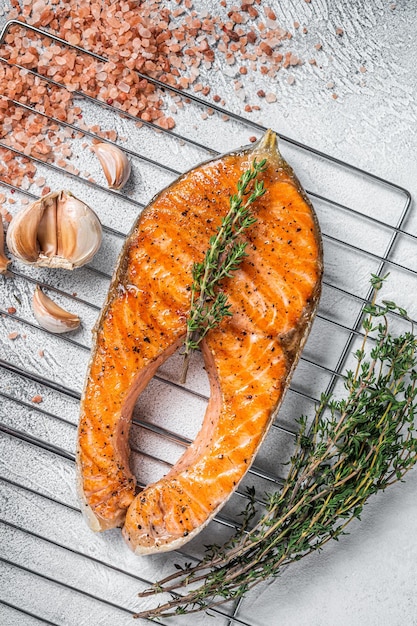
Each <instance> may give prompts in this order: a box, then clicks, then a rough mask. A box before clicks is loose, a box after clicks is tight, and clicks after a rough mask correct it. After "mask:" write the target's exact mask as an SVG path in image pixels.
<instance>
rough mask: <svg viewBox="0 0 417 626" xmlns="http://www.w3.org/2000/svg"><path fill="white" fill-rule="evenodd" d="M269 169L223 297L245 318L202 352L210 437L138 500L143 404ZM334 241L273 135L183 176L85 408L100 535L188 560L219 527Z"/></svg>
mask: <svg viewBox="0 0 417 626" xmlns="http://www.w3.org/2000/svg"><path fill="white" fill-rule="evenodd" d="M255 157H256V158H257V160H258V161H259V160H261V159H263V158H266V159H267V169H266V171H265V172H264V173H263V174H262V175H261V176H262V178H263V180H264V183H265V187H266V189H267V192H266V193H265V195H264V196H263V197H262V198H260V199H258V200H257V201H256V202H255V203H254V205H253V213H254V214H255V216H256V218H257V222H256V223H255V224H254V225H253V226H251V227H250V228H249V229H248V230H247V231H246V232H245V234H244V239H245V240H246V241H247V242H248V245H247V248H246V252H247V253H248V256H247V257H246V258H245V259H244V261H243V262H242V264H241V266H240V267H239V269H238V270H237V271H236V272H235V273H234V274H233V276H232V278H228V279H226V280H224V281H223V283H222V289H223V290H224V291H225V292H226V293H227V295H228V299H229V303H230V304H231V311H232V313H233V315H232V317H227V318H224V319H223V321H222V322H221V324H220V325H219V326H218V327H217V328H215V329H213V330H211V331H209V333H208V334H207V336H206V338H205V339H204V341H203V343H202V352H203V355H204V361H205V366H206V369H207V373H208V376H209V380H210V389H211V392H210V400H209V403H208V407H207V411H206V414H205V417H204V422H203V426H202V428H201V431H200V432H199V434H198V436H197V437H196V439H195V441H194V442H193V443H192V444H191V445H190V446H189V448H188V449H187V450H186V452H185V453H184V454H183V456H182V457H181V458H180V459H179V461H178V462H177V463H176V464H175V465H174V466H173V467H172V469H171V470H170V472H169V473H168V474H167V475H166V476H165V477H164V478H162V479H161V480H158V481H157V482H155V483H154V484H151V485H149V486H148V487H146V488H145V489H144V490H143V491H141V492H140V493H139V494H137V495H136V493H135V482H136V481H135V477H134V476H133V474H132V472H131V470H130V468H129V444H128V436H129V427H130V422H131V415H132V410H133V406H134V403H135V401H136V399H137V397H138V396H139V394H140V393H141V392H142V391H143V390H144V388H145V387H146V385H147V383H148V382H149V381H150V379H151V378H152V376H153V375H154V374H155V372H156V370H157V369H158V367H159V366H160V365H161V364H162V363H163V362H164V361H165V359H167V358H168V356H170V355H171V354H172V353H173V352H174V351H175V350H176V349H177V348H178V347H179V346H180V345H181V344H182V342H183V340H184V335H185V331H186V319H187V315H188V311H189V307H190V284H191V282H192V278H191V268H192V265H193V263H194V262H195V261H202V259H203V256H204V253H205V251H206V249H207V247H208V242H209V238H210V236H211V235H213V234H214V233H215V232H216V229H217V227H218V226H219V225H220V223H221V220H222V217H224V215H226V213H227V211H228V209H229V197H230V195H231V194H233V193H235V192H236V185H237V181H238V179H239V177H240V176H241V174H242V173H243V172H244V171H245V170H246V169H248V168H249V167H250V165H251V163H252V161H253V159H254V158H255ZM322 268H323V260H322V243H321V236H320V229H319V226H318V222H317V219H316V216H315V213H314V210H313V208H312V206H311V204H310V203H309V201H308V199H307V197H306V195H305V193H304V192H303V190H302V188H301V186H300V184H299V182H298V180H297V179H296V177H295V176H294V174H293V172H292V170H291V168H290V167H289V166H288V165H287V164H286V162H285V161H284V160H283V158H282V157H281V155H280V153H279V152H278V149H277V142H276V136H275V135H274V133H272V132H271V131H268V132H267V133H266V134H265V136H264V137H263V138H262V139H261V140H260V141H259V142H258V143H257V144H255V145H254V146H251V147H249V148H246V149H245V148H243V149H241V150H240V151H237V152H234V153H230V154H227V155H224V156H222V157H217V158H215V159H213V160H211V161H208V162H206V163H203V164H202V165H200V166H198V167H196V168H195V169H193V170H191V171H190V172H188V173H186V174H184V175H182V176H181V177H180V178H178V179H177V180H176V181H175V182H174V183H172V184H171V185H170V186H169V187H168V188H167V189H165V190H163V191H162V192H161V193H159V194H158V195H157V196H156V197H155V198H154V199H153V200H152V202H151V203H150V204H149V206H148V207H147V208H146V209H145V210H144V211H143V213H142V214H141V216H140V217H139V219H138V221H137V223H136V224H135V226H134V228H133V229H132V231H131V233H130V235H129V236H128V238H127V240H126V244H125V246H124V249H123V251H122V253H121V256H120V259H119V263H118V266H117V269H116V271H115V274H114V277H113V280H112V283H111V286H110V290H109V294H108V298H107V301H106V303H105V306H104V308H103V311H102V314H101V316H100V318H99V320H98V322H97V325H96V328H95V332H94V347H93V351H92V358H91V363H90V366H89V371H88V375H87V379H86V384H85V389H84V393H83V398H82V404H81V417H80V425H79V430H78V450H77V473H78V487H79V494H80V498H81V501H82V505H83V507H82V508H83V510H84V513H85V515H86V517H87V519H88V521H89V524H90V526H91V528H92V529H93V530H105V529H107V528H112V527H115V526H123V535H124V537H125V539H126V541H127V542H128V544H129V545H130V547H131V548H132V549H133V550H134V551H135V552H136V553H137V554H147V553H152V552H159V551H163V550H171V549H175V548H179V547H180V546H182V545H183V544H184V543H185V542H186V541H189V540H190V539H191V538H192V537H194V536H195V535H196V534H197V533H198V532H200V531H201V529H202V528H203V527H204V526H205V525H206V524H207V523H208V521H210V520H211V519H212V518H213V517H214V515H215V514H216V513H217V512H218V511H219V509H220V508H221V507H222V506H223V504H224V503H225V501H226V500H227V499H228V498H229V496H230V495H231V494H232V493H233V491H234V489H235V488H236V486H237V485H238V484H239V482H240V481H241V479H242V478H243V476H244V475H245V473H246V471H247V470H248V468H249V466H250V465H251V463H252V461H253V459H254V457H255V455H256V452H257V450H258V449H259V446H260V444H261V443H262V440H263V439H264V437H265V435H266V433H267V431H268V428H269V426H270V425H271V422H272V421H273V419H274V417H275V415H276V412H277V409H278V408H279V406H280V404H281V402H282V399H283V395H284V392H285V390H286V389H287V387H288V385H289V382H290V378H291V375H292V372H293V370H294V368H295V365H296V363H297V361H298V358H299V356H300V353H301V350H302V348H303V346H304V343H305V341H306V339H307V336H308V333H309V329H310V327H311V323H312V320H313V318H314V314H315V311H316V308H317V304H318V300H319V296H320V289H321V277H322Z"/></svg>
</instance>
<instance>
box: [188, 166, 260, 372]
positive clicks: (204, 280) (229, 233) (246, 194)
mask: <svg viewBox="0 0 417 626" xmlns="http://www.w3.org/2000/svg"><path fill="white" fill-rule="evenodd" d="M265 169H266V159H262V160H261V161H259V163H258V162H257V160H256V158H255V159H254V160H253V163H252V165H251V167H250V168H249V169H248V170H246V171H245V172H244V173H243V174H242V175H241V177H240V178H239V180H238V183H237V192H236V193H235V194H233V195H231V196H230V200H229V211H228V213H227V214H226V216H225V217H224V218H223V219H222V222H221V224H220V226H219V227H218V228H217V231H216V233H215V234H214V235H213V236H212V237H210V240H209V247H208V249H207V250H206V253H205V255H204V260H203V261H202V262H201V263H194V265H193V268H192V278H193V282H192V285H191V304H190V313H189V316H188V319H187V333H186V336H185V341H184V365H183V372H182V377H181V382H183V383H184V382H185V379H186V376H187V371H188V365H189V360H190V356H191V353H192V352H193V351H194V350H197V349H198V347H199V345H200V343H201V341H202V340H203V339H204V337H205V336H206V334H207V333H208V331H209V330H211V329H212V328H215V327H216V326H218V325H219V324H220V322H221V321H222V319H223V318H224V317H227V316H230V315H231V311H230V304H228V298H227V295H226V294H225V293H224V292H223V291H219V290H218V289H217V288H218V286H219V283H220V282H221V281H222V280H223V279H224V278H229V277H230V276H232V274H233V272H235V271H236V270H237V269H238V267H239V265H240V264H241V262H242V261H243V259H244V258H245V257H246V256H247V254H246V246H247V242H244V241H239V236H240V235H241V234H242V233H243V232H244V231H245V230H247V229H248V228H250V227H251V226H252V225H253V224H254V223H255V222H256V217H255V216H254V215H253V214H252V212H251V205H252V204H253V203H254V202H255V200H257V199H258V198H260V197H261V196H263V195H264V193H265V192H266V189H265V187H264V181H263V180H256V179H257V177H258V176H259V174H261V173H262V172H263V171H264V170H265Z"/></svg>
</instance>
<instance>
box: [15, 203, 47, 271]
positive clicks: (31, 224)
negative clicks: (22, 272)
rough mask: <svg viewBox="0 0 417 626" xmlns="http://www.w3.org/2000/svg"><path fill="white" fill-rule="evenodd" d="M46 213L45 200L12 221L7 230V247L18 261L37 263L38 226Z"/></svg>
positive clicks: (28, 208)
mask: <svg viewBox="0 0 417 626" xmlns="http://www.w3.org/2000/svg"><path fill="white" fill-rule="evenodd" d="M43 212H44V208H43V199H42V198H41V199H40V200H36V202H34V203H33V204H30V205H28V206H27V207H25V208H24V209H23V210H22V211H19V213H18V214H17V215H15V217H14V218H13V219H12V221H11V222H10V224H9V228H8V229H7V236H6V241H7V247H8V248H9V250H10V252H11V253H12V254H13V255H14V256H16V257H17V258H18V259H24V260H25V261H26V263H36V261H37V259H38V257H39V243H38V239H37V232H38V226H39V223H40V221H41V219H42V216H43Z"/></svg>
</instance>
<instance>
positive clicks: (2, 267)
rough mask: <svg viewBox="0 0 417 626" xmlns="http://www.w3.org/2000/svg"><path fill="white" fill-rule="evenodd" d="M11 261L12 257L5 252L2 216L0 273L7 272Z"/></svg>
mask: <svg viewBox="0 0 417 626" xmlns="http://www.w3.org/2000/svg"><path fill="white" fill-rule="evenodd" d="M9 263H11V261H10V259H8V258H7V256H6V255H5V254H4V231H3V224H2V221H1V217H0V274H7V273H8V272H7V267H8V265H9Z"/></svg>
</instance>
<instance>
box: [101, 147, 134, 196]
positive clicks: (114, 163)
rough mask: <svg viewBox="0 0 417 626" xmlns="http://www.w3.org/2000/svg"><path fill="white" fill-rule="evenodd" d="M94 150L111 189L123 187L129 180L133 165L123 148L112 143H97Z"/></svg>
mask: <svg viewBox="0 0 417 626" xmlns="http://www.w3.org/2000/svg"><path fill="white" fill-rule="evenodd" d="M93 152H95V154H96V155H97V157H98V160H99V161H100V163H101V167H102V168H103V172H104V175H105V177H106V179H107V184H108V186H109V187H110V189H121V188H122V187H123V186H124V185H125V184H126V183H127V181H128V179H129V176H130V172H131V165H130V161H129V159H128V158H127V155H126V153H125V152H123V150H120V148H118V147H117V146H114V145H113V144H111V143H97V144H95V145H94V146H93Z"/></svg>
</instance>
